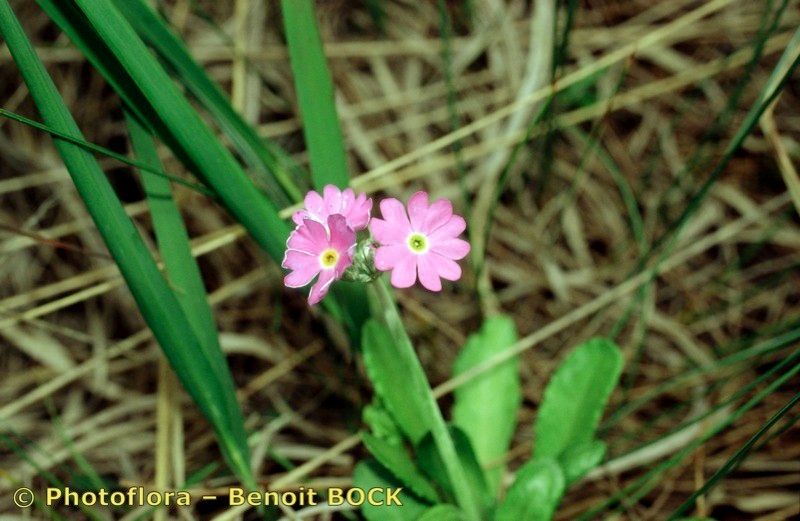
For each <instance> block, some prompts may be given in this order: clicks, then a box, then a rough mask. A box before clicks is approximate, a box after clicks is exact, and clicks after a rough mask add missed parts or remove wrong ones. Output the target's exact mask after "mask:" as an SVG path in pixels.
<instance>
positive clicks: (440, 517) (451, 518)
mask: <svg viewBox="0 0 800 521" xmlns="http://www.w3.org/2000/svg"><path fill="white" fill-rule="evenodd" d="M417 521H464V514H463V513H462V512H461V510H459V509H457V508H456V507H454V506H453V505H436V506H435V507H433V508H429V509H428V510H426V511H425V513H424V514H422V515H421V516H420V517H418V518H417Z"/></svg>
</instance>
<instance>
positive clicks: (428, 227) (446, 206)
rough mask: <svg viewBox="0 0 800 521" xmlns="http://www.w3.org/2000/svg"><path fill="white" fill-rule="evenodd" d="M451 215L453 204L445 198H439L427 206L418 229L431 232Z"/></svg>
mask: <svg viewBox="0 0 800 521" xmlns="http://www.w3.org/2000/svg"><path fill="white" fill-rule="evenodd" d="M452 216H453V204H452V203H451V202H450V201H448V200H447V199H439V200H438V201H435V202H434V203H432V204H431V205H430V206H429V207H428V212H427V213H426V214H425V220H424V222H423V223H422V228H421V229H420V231H421V232H423V233H431V232H432V231H434V230H435V229H437V228H439V227H440V226H442V225H443V224H445V223H446V222H447V221H449V220H450V218H451V217H452Z"/></svg>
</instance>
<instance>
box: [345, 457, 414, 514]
mask: <svg viewBox="0 0 800 521" xmlns="http://www.w3.org/2000/svg"><path fill="white" fill-rule="evenodd" d="M353 486H354V487H356V488H360V489H363V490H369V489H371V488H384V489H385V488H398V487H400V485H399V484H398V482H397V481H396V480H395V479H394V477H392V475H391V473H390V472H389V471H388V470H386V469H385V468H384V467H382V466H381V464H380V463H378V462H377V461H375V460H365V461H360V462H359V463H358V464H357V465H356V467H355V469H354V470H353ZM398 497H399V498H400V501H402V502H403V504H402V505H382V506H376V505H370V504H369V503H368V502H365V503H364V504H363V505H362V507H361V513H362V514H364V517H365V518H366V519H367V521H416V519H417V518H419V516H420V515H422V513H423V512H425V510H426V509H427V508H428V505H426V504H424V503H423V502H421V501H420V500H419V499H417V498H416V497H415V496H414V495H413V494H412V493H411V492H407V491H405V490H404V491H402V492H400V494H399V495H398Z"/></svg>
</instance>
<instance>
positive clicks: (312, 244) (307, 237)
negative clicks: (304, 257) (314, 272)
mask: <svg viewBox="0 0 800 521" xmlns="http://www.w3.org/2000/svg"><path fill="white" fill-rule="evenodd" d="M304 222H314V221H311V220H309V219H305V220H304ZM323 230H324V229H323ZM326 245H327V237H325V240H323V241H320V240H319V237H318V235H315V234H312V230H311V228H309V227H308V226H306V225H305V224H302V225H300V226H298V227H297V228H295V230H294V231H293V232H292V233H290V234H289V238H288V239H287V240H286V247H287V248H288V249H290V250H298V251H303V252H306V253H308V254H309V255H317V254H319V252H321V251H322V250H323V249H325V247H326Z"/></svg>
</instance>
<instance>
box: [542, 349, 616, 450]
mask: <svg viewBox="0 0 800 521" xmlns="http://www.w3.org/2000/svg"><path fill="white" fill-rule="evenodd" d="M621 371H622V354H621V353H620V351H619V348H617V346H616V345H615V344H614V343H613V342H612V341H611V340H607V339H605V338H594V339H592V340H589V341H587V342H585V343H584V344H581V345H580V346H578V347H577V348H576V349H575V350H574V351H573V352H572V353H570V354H569V355H568V356H567V358H566V360H564V361H563V362H562V363H561V365H560V366H559V368H558V370H557V371H556V373H555V374H554V375H553V377H552V378H551V379H550V383H548V384H547V388H546V389H545V391H544V398H543V399H542V405H541V406H540V407H539V414H538V416H537V418H536V439H535V445H534V456H535V457H537V458H545V457H553V458H557V457H559V456H560V455H561V454H563V453H564V451H566V450H567V449H569V448H571V447H574V446H578V445H582V444H584V443H587V442H589V441H591V440H592V439H593V438H594V433H595V431H596V430H597V424H598V422H599V421H600V417H601V416H602V415H603V409H605V406H606V403H607V402H608V398H609V396H610V395H611V391H613V390H614V387H615V386H616V385H617V381H618V380H619V375H620V372H621Z"/></svg>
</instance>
